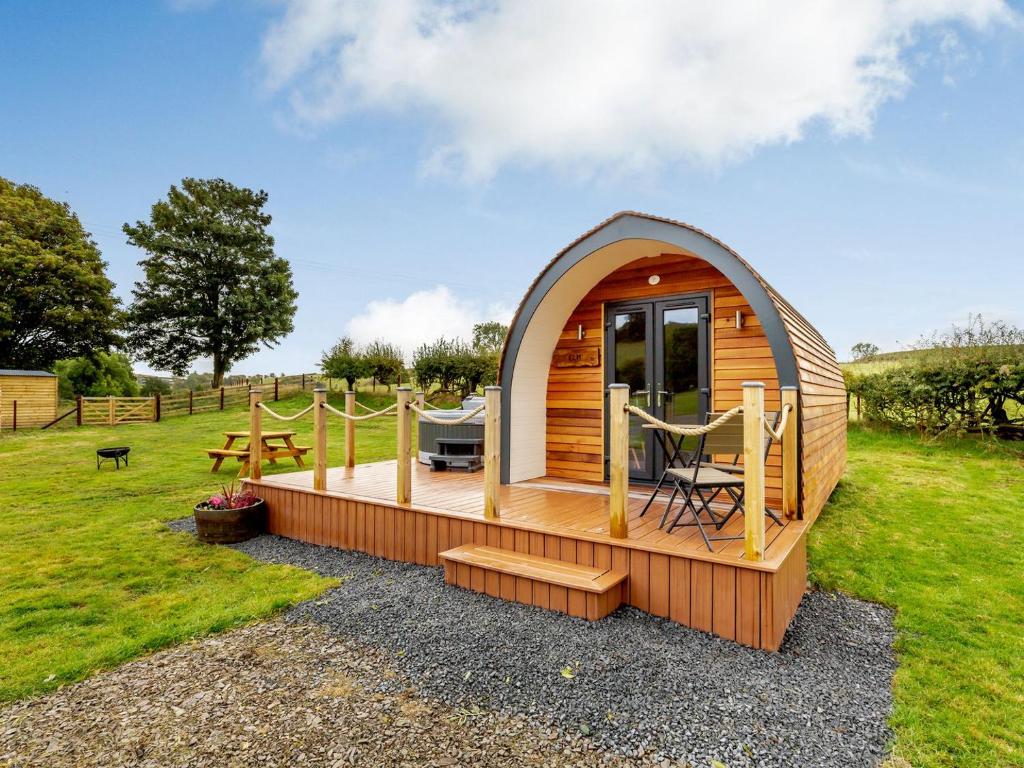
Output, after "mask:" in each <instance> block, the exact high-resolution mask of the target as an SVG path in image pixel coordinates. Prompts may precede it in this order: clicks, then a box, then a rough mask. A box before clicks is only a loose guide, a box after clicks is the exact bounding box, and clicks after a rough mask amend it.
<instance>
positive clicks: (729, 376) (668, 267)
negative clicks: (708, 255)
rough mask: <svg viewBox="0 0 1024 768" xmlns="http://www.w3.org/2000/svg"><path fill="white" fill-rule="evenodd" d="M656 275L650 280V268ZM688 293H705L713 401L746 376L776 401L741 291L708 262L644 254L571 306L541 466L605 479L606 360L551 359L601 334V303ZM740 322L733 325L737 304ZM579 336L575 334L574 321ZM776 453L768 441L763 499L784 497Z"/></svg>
mask: <svg viewBox="0 0 1024 768" xmlns="http://www.w3.org/2000/svg"><path fill="white" fill-rule="evenodd" d="M655 274H656V275H658V276H659V278H660V279H659V280H658V282H657V284H656V285H651V283H650V280H649V278H650V276H651V275H655ZM687 293H706V294H708V295H709V297H710V302H709V306H710V307H711V315H712V317H711V325H712V327H711V332H710V334H709V338H710V344H709V347H710V350H709V352H710V357H711V360H710V365H711V392H712V404H711V408H712V410H715V411H726V410H729V409H730V408H732V407H734V406H736V405H740V404H741V403H742V401H743V393H742V389H741V386H740V385H741V384H742V383H743V382H744V381H763V382H764V383H765V387H766V391H765V407H766V409H767V410H769V411H777V410H778V409H779V407H780V400H779V378H778V373H777V372H776V370H775V361H774V358H773V357H772V352H771V349H770V348H769V346H768V339H767V338H766V337H765V335H764V331H763V330H762V328H761V323H760V320H759V319H758V318H757V316H756V315H755V314H754V312H753V310H752V309H751V308H750V305H749V304H748V303H747V301H746V299H744V298H743V296H742V295H741V294H740V292H739V291H738V290H737V289H736V287H735V286H734V285H733V284H732V283H731V282H730V281H729V279H728V278H726V277H725V275H723V274H722V273H721V272H719V271H718V270H717V269H715V268H714V267H712V266H711V265H710V264H708V263H707V262H705V261H703V260H701V259H697V258H693V257H690V256H683V255H677V254H662V255H661V256H656V257H654V258H643V259H637V260H636V261H632V262H630V263H629V264H626V265H625V266H623V267H621V268H619V269H617V270H615V271H614V272H612V273H611V274H609V275H608V276H607V277H605V278H604V279H603V280H601V281H600V282H599V283H597V285H595V286H594V287H593V288H592V289H591V291H590V292H589V293H588V294H587V295H586V296H585V297H584V298H583V300H582V301H581V302H580V303H579V305H578V306H577V307H576V308H575V309H574V310H573V312H572V314H571V315H570V317H569V319H568V321H567V322H566V324H565V327H564V328H563V330H562V333H561V336H560V337H559V340H558V344H557V346H556V347H555V352H554V355H553V356H552V365H551V368H550V370H549V372H548V384H547V438H546V455H547V474H548V475H550V476H552V477H563V478H569V479H573V480H584V481H590V482H603V481H604V479H605V474H604V470H605V467H604V431H603V430H604V381H605V379H604V368H603V367H597V368H594V369H593V370H591V369H579V368H565V367H562V366H560V365H558V364H557V362H556V361H557V360H560V359H564V358H565V356H567V355H571V354H573V353H574V352H575V351H578V350H582V349H589V348H593V347H594V340H595V339H603V338H604V305H605V303H607V302H617V301H623V300H629V299H649V298H655V297H659V296H673V295H677V294H687ZM737 311H739V312H742V313H743V326H742V327H741V328H736V312H737ZM581 327H582V329H583V334H582V335H583V338H582V339H580V335H581V334H580V328H581ZM781 457H782V454H781V451H780V448H779V446H777V445H776V446H773V447H772V451H771V454H770V455H769V457H768V461H767V466H766V478H765V483H766V494H767V498H768V503H769V504H770V505H771V506H773V507H780V506H781V503H782V458H781Z"/></svg>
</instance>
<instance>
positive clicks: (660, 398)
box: [658, 389, 672, 408]
mask: <svg viewBox="0 0 1024 768" xmlns="http://www.w3.org/2000/svg"><path fill="white" fill-rule="evenodd" d="M671 394H672V393H671V392H669V391H667V390H664V389H659V390H658V407H659V408H661V406H663V405H664V404H665V400H664V397H665V395H671Z"/></svg>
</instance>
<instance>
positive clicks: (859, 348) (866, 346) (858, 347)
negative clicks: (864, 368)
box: [850, 341, 881, 360]
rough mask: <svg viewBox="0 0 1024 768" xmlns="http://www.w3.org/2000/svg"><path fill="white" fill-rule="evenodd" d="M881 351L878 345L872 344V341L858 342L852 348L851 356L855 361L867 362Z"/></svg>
mask: <svg viewBox="0 0 1024 768" xmlns="http://www.w3.org/2000/svg"><path fill="white" fill-rule="evenodd" d="M879 352H881V350H880V349H879V348H878V345H877V344H872V343H871V342H870V341H858V342H857V343H856V344H854V345H853V346H852V347H851V348H850V354H851V355H852V356H853V359H854V360H866V359H868V358H869V357H874V356H875V355H877V354H878V353H879Z"/></svg>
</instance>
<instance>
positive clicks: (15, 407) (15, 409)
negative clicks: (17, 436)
mask: <svg viewBox="0 0 1024 768" xmlns="http://www.w3.org/2000/svg"><path fill="white" fill-rule="evenodd" d="M11 407H12V413H11V432H17V431H18V401H17V400H12V401H11Z"/></svg>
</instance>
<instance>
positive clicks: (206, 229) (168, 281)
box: [124, 178, 298, 387]
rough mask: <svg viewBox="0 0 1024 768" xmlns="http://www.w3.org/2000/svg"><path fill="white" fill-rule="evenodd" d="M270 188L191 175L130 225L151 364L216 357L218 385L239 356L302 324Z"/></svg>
mask: <svg viewBox="0 0 1024 768" xmlns="http://www.w3.org/2000/svg"><path fill="white" fill-rule="evenodd" d="M266 202H267V193H266V192H264V191H263V190H260V191H258V192H256V191H253V190H251V189H245V188H242V187H236V186H235V185H234V184H231V183H230V182H227V181H224V180H223V179H192V178H187V179H182V182H181V186H180V187H178V186H172V187H171V189H170V191H169V192H168V194H167V199H166V200H160V201H158V202H156V203H155V204H154V205H153V208H152V211H151V213H150V221H149V222H143V221H138V222H136V223H135V225H134V226H132V225H130V224H125V225H124V232H125V234H126V235H128V242H130V243H131V244H133V245H137V246H138V247H139V248H142V249H143V250H144V251H146V253H147V254H149V255H148V256H147V257H146V258H145V259H143V260H142V261H141V262H139V265H140V266H141V267H142V268H143V270H144V271H145V280H144V281H142V282H139V283H136V284H135V289H134V291H133V293H134V297H135V299H134V302H133V303H132V305H131V307H130V308H129V314H128V317H129V334H128V342H129V346H130V347H131V349H132V350H133V351H134V352H135V353H136V354H137V355H139V356H140V357H142V358H143V359H144V360H146V362H148V363H149V364H150V365H151V366H153V367H154V368H157V369H161V370H168V371H171V372H173V373H175V374H177V375H179V376H182V375H184V374H185V373H186V372H187V371H188V368H189V365H190V364H191V363H192V362H193V361H194V360H196V359H197V358H199V357H210V358H212V359H213V382H212V386H214V387H219V386H220V385H221V382H222V381H223V378H224V373H225V371H227V370H228V369H230V367H231V365H232V363H235V362H237V361H238V360H241V359H244V358H245V357H248V356H249V355H251V354H252V353H253V352H255V351H256V350H257V349H259V347H260V345H261V344H262V345H265V346H267V347H271V346H273V345H274V344H275V343H276V342H277V341H278V340H279V339H281V337H283V336H285V335H286V334H288V333H290V332H291V330H292V327H293V326H292V317H293V316H294V315H295V299H296V298H297V297H298V294H297V293H296V291H295V289H294V287H293V286H292V272H291V268H290V267H289V265H288V262H287V261H286V260H285V259H282V258H280V257H278V256H276V255H275V253H274V238H273V237H271V236H270V235H269V234H268V233H267V227H268V226H269V225H270V215H269V214H267V213H264V211H263V206H264V205H266Z"/></svg>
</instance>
